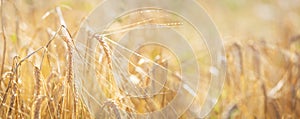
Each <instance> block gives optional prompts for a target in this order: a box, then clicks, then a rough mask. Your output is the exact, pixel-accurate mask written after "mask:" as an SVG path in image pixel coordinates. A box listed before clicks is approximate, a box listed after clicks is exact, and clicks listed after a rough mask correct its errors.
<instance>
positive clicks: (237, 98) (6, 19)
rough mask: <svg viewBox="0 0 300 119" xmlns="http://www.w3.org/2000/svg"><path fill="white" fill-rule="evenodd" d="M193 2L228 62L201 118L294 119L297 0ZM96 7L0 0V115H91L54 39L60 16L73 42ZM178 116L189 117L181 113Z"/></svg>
mask: <svg viewBox="0 0 300 119" xmlns="http://www.w3.org/2000/svg"><path fill="white" fill-rule="evenodd" d="M198 2H199V3H200V5H201V6H202V7H203V8H204V9H205V10H206V11H207V14H208V15H209V16H211V19H212V21H214V23H215V25H216V26H217V28H218V29H219V32H220V35H221V36H222V38H223V42H224V47H225V51H226V57H227V69H226V73H227V74H226V80H225V84H224V89H223V92H222V95H221V96H220V98H219V100H218V103H217V105H216V106H215V107H214V109H213V110H212V111H211V113H210V114H209V115H208V117H207V118H271V119H273V118H297V117H299V116H300V81H299V80H300V63H299V62H300V54H299V53H300V1H299V0H251V1H246V0H198ZM99 3H101V1H99V0H74V1H71V0H53V1H43V0H2V2H1V16H2V17H1V24H2V26H1V27H2V30H1V35H2V36H1V41H0V61H1V62H0V66H1V67H0V68H1V70H0V71H1V80H0V101H1V102H0V103H1V104H2V105H1V106H0V115H1V116H0V117H2V118H29V117H36V118H71V117H73V118H95V117H92V116H90V114H89V112H88V110H87V109H86V107H85V105H84V103H82V101H81V100H80V98H78V96H77V94H76V91H74V86H73V85H72V83H70V82H72V78H70V76H71V75H72V73H70V71H71V70H72V69H70V67H69V66H70V62H69V60H68V57H66V56H69V57H70V54H69V53H68V50H69V47H68V46H69V45H70V44H69V45H68V43H67V42H68V40H66V39H67V37H66V36H61V35H60V36H56V35H55V34H56V33H58V34H63V33H65V32H63V33H62V32H61V31H60V30H59V29H62V28H61V27H60V24H61V20H60V18H62V17H63V18H64V21H65V23H66V25H67V29H68V31H69V35H70V36H72V37H75V36H76V33H77V31H78V29H79V27H80V23H81V22H82V21H83V19H84V18H86V17H87V16H88V15H89V13H90V12H92V10H93V9H94V8H96V7H97V4H99ZM57 7H59V8H60V10H61V11H62V15H59V14H58V13H59V12H58V11H57V9H56V8H57ZM195 12H196V11H195ZM57 31H59V32H57ZM54 36H55V37H54ZM49 41H53V42H51V45H49V46H47V43H49ZM46 46H47V50H45V49H46V48H43V47H46ZM35 51H37V52H35ZM32 52H34V54H32V55H31V53H32ZM27 56H30V57H27ZM2 62H3V63H2ZM20 62H21V63H20ZM20 64H21V65H20ZM108 105H109V107H111V108H112V109H111V110H112V111H111V112H112V115H111V118H118V114H117V112H116V111H115V110H116V109H115V105H116V104H111V103H108ZM74 110H75V111H74ZM113 113H114V114H115V115H114V114H113ZM119 116H120V115H119ZM181 118H193V115H192V114H190V113H189V112H186V113H185V114H183V115H182V116H181Z"/></svg>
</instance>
